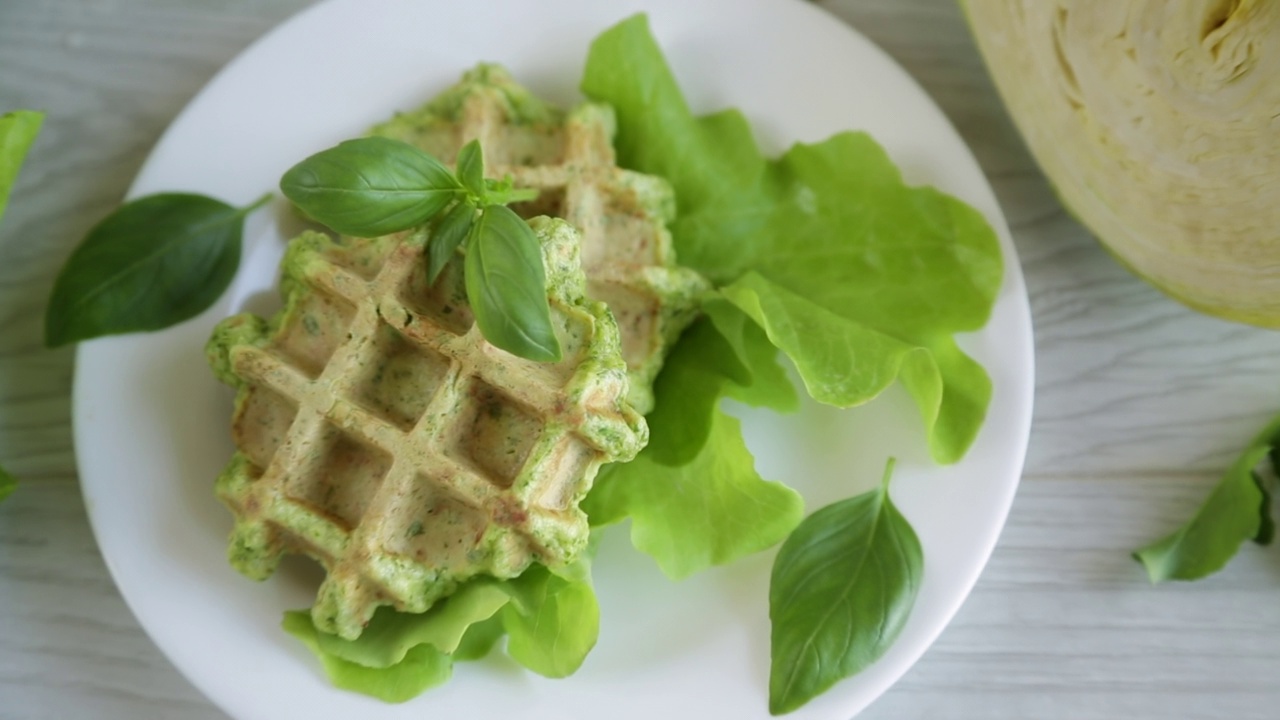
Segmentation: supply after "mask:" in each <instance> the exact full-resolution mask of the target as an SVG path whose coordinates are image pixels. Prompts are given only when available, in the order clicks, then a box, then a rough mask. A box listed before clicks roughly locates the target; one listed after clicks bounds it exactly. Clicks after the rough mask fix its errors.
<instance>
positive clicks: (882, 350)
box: [721, 271, 991, 462]
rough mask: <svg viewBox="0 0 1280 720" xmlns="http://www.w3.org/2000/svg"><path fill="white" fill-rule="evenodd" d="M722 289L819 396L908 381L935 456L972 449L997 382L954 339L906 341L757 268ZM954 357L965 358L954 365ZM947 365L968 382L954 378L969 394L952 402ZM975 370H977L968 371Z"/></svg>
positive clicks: (852, 399) (863, 393)
mask: <svg viewBox="0 0 1280 720" xmlns="http://www.w3.org/2000/svg"><path fill="white" fill-rule="evenodd" d="M721 293H722V295H723V296H724V297H725V298H726V299H727V300H728V301H729V302H731V303H732V304H733V305H734V306H736V307H737V308H738V309H739V310H741V311H742V312H743V313H745V314H746V316H748V317H750V318H751V319H752V320H754V321H755V322H756V323H758V324H759V326H760V327H762V328H763V329H764V332H765V334H766V335H767V336H768V338H769V340H770V341H771V342H772V343H773V344H774V345H776V346H777V347H779V348H781V349H782V351H783V352H784V353H785V354H786V355H787V356H788V357H790V358H791V360H792V362H793V363H795V366H796V369H797V371H799V373H800V377H801V378H802V379H803V380H804V384H805V388H806V389H807V390H808V391H809V394H810V395H811V396H812V397H813V398H814V399H815V400H817V401H819V402H822V403H826V404H828V405H834V406H836V407H853V406H855V405H861V404H862V403H865V402H867V401H869V400H871V399H872V398H874V397H876V396H877V395H879V394H880V393H881V392H883V391H884V390H885V389H887V388H888V387H889V385H891V384H892V383H893V382H894V381H895V380H898V381H901V382H902V384H903V385H904V386H905V387H906V389H907V391H908V392H909V393H910V394H911V396H912V398H914V399H915V402H916V406H917V407H918V408H919V410H920V415H921V417H922V418H923V419H924V426H925V431H926V434H927V436H928V438H929V445H930V451H931V452H932V454H933V456H934V457H935V458H937V459H938V460H939V461H940V462H954V461H956V460H959V459H960V458H961V457H962V456H963V455H964V451H965V449H966V448H967V447H968V446H969V444H970V443H971V442H972V440H973V436H972V434H971V432H972V431H976V430H977V428H978V426H979V425H981V422H982V413H983V409H984V408H985V405H986V400H987V398H989V397H990V393H991V385H990V381H989V380H988V378H987V376H986V373H985V372H983V371H982V368H981V367H980V366H978V365H977V364H976V363H973V362H972V361H971V360H969V358H968V356H966V355H964V354H963V353H960V351H959V350H958V349H957V348H955V346H954V344H951V345H947V344H946V343H945V342H938V343H937V344H936V345H935V346H934V347H932V348H930V347H924V346H920V345H912V344H910V343H907V342H903V341H901V340H898V339H897V338H895V337H893V336H891V335H887V334H885V333H883V332H881V331H879V330H877V329H875V328H872V327H868V326H866V325H863V324H861V323H859V322H857V321H855V320H850V319H849V318H847V317H844V316H842V315H838V314H836V313H833V312H831V311H829V310H827V309H826V308H824V307H822V306H821V305H818V304H816V303H814V302H813V301H811V300H808V299H806V298H804V297H802V296H800V295H797V294H795V293H792V292H791V291H789V290H786V289H785V288H783V287H781V286H780V285H777V284H776V283H773V282H771V281H769V280H767V279H765V278H764V277H763V276H761V275H759V274H758V273H756V272H754V271H751V272H748V273H746V274H745V275H743V276H742V277H741V278H739V279H738V280H736V281H734V282H733V283H731V284H729V285H727V286H725V287H724V288H722V289H721ZM949 361H951V362H959V363H960V364H959V365H957V366H954V367H953V366H951V365H946V363H948V362H949ZM964 361H968V363H965V362H964ZM944 366H945V367H946V369H947V370H949V371H951V372H953V373H957V374H956V375H953V376H952V377H955V378H959V379H962V380H963V382H955V383H953V385H955V386H956V387H957V388H959V389H961V392H960V394H959V398H958V399H954V398H953V400H952V402H950V403H944V402H943V398H944V395H945V393H946V390H945V387H946V382H947V375H945V374H944V371H943V368H944ZM974 369H976V372H974V373H973V374H972V375H971V376H968V377H965V376H963V375H962V373H964V372H966V371H971V370H974ZM964 390H967V391H970V392H974V393H975V395H976V402H972V403H966V402H962V401H960V400H963V399H964V397H965V395H964V394H963V391H964ZM939 426H941V427H939Z"/></svg>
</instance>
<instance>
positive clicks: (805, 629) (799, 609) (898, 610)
mask: <svg viewBox="0 0 1280 720" xmlns="http://www.w3.org/2000/svg"><path fill="white" fill-rule="evenodd" d="M892 468H893V461H892V460H891V461H890V462H889V466H888V467H886V468H885V481H884V482H883V483H881V486H880V487H879V488H878V489H875V490H872V491H870V492H867V493H863V494H862V495H858V496H855V497H852V498H849V499H847V500H842V501H840V502H837V503H833V504H831V505H828V506H826V507H824V508H822V509H821V510H819V511H817V512H815V513H814V514H813V515H810V516H809V517H808V518H806V519H805V521H804V522H802V523H800V527H798V528H796V530H795V532H793V533H792V534H791V537H789V538H787V541H786V542H785V543H783V544H782V549H781V550H779V551H778V556H777V558H775V559H774V563H773V576H772V578H771V580H770V583H769V619H770V621H772V623H773V630H772V637H771V645H772V666H771V667H770V670H769V712H771V713H773V714H774V715H779V714H782V713H787V712H791V711H792V710H795V709H796V708H799V707H800V706H802V705H804V704H805V703H807V702H808V701H810V700H812V699H813V698H814V697H816V696H817V695H819V694H821V693H822V692H824V691H825V690H827V689H828V688H830V687H831V686H832V685H834V684H835V683H836V682H837V681H839V680H842V679H844V678H847V677H849V676H851V675H854V674H855V673H858V672H860V671H861V670H863V669H864V668H866V667H867V666H868V665H870V664H871V663H873V662H875V661H876V660H877V659H879V658H880V656H881V655H883V654H884V652H885V651H886V650H888V649H889V647H890V646H891V645H892V644H893V641H894V640H895V639H897V637H898V633H899V632H901V630H902V628H903V626H904V625H906V622H907V617H908V616H909V615H910V614H911V607H912V606H913V605H914V604H915V600H916V593H917V591H918V590H919V589H920V579H921V576H922V574H923V570H924V555H923V551H922V550H921V548H920V540H919V538H917V537H916V534H915V531H914V530H912V529H911V525H910V524H909V523H908V522H907V520H906V518H904V517H903V516H902V514H901V513H899V512H898V509H897V508H896V507H894V505H893V502H892V501H891V500H890V499H889V489H888V479H889V474H890V473H891V472H892Z"/></svg>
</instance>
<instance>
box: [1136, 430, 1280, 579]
mask: <svg viewBox="0 0 1280 720" xmlns="http://www.w3.org/2000/svg"><path fill="white" fill-rule="evenodd" d="M1278 446H1280V418H1276V419H1275V420H1272V421H1271V424H1270V425H1268V426H1267V427H1266V429H1264V430H1263V431H1262V432H1261V433H1259V434H1258V435H1257V437H1255V438H1254V439H1253V442H1251V443H1250V444H1249V447H1248V448H1246V449H1245V451H1244V453H1242V454H1241V455H1240V457H1239V458H1238V459H1237V460H1236V462H1235V464H1233V465H1232V466H1231V469H1229V470H1228V471H1227V473H1226V475H1224V476H1223V478H1222V480H1221V481H1219V482H1218V486H1217V487H1216V488H1214V490H1213V492H1212V493H1210V495H1209V497H1208V499H1206V500H1205V502H1204V504H1203V505H1201V506H1200V509H1199V510H1198V511H1197V512H1196V514H1195V517H1193V518H1191V519H1190V520H1189V521H1187V523H1186V524H1185V525H1183V526H1182V527H1180V528H1178V529H1177V530H1175V531H1174V532H1173V533H1172V534H1171V535H1169V536H1168V537H1165V538H1164V539H1162V540H1160V541H1158V542H1155V543H1152V544H1151V545H1149V546H1147V547H1145V548H1143V549H1141V550H1139V551H1137V552H1136V553H1134V558H1135V559H1137V560H1138V561H1139V562H1141V563H1142V565H1143V566H1144V567H1145V568H1146V569H1147V575H1148V577H1150V578H1151V582H1153V583H1158V582H1163V581H1165V580H1198V579H1200V578H1203V577H1206V576H1208V575H1212V574H1213V573H1215V572H1217V571H1219V570H1221V569H1222V568H1223V566H1225V565H1226V564H1227V562H1228V561H1229V560H1231V558H1232V557H1234V556H1235V554H1236V552H1238V551H1239V550H1240V546H1241V545H1242V544H1243V543H1244V542H1245V541H1246V540H1253V541H1255V542H1257V543H1259V544H1262V545H1266V544H1268V543H1270V542H1271V540H1272V538H1273V536H1274V535H1275V523H1274V520H1273V519H1272V517H1271V493H1270V492H1269V488H1268V484H1267V482H1266V481H1265V480H1264V479H1263V478H1262V476H1261V475H1259V473H1258V472H1257V468H1258V466H1259V465H1260V464H1262V463H1263V462H1264V461H1268V460H1269V461H1270V462H1271V465H1272V469H1273V470H1275V471H1276V472H1280V463H1277V457H1276V453H1277V447H1278Z"/></svg>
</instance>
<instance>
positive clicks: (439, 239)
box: [427, 201, 476, 285]
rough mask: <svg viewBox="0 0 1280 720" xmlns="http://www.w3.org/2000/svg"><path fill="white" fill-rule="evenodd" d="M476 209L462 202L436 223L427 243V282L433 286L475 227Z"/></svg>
mask: <svg viewBox="0 0 1280 720" xmlns="http://www.w3.org/2000/svg"><path fill="white" fill-rule="evenodd" d="M475 221H476V208H475V206H474V205H472V204H471V203H469V202H466V201H462V202H459V203H458V204H457V205H454V206H453V209H452V210H450V211H449V212H448V213H446V214H445V216H444V217H443V218H441V219H440V222H438V223H436V228H435V232H433V233H431V239H430V240H428V241H427V282H428V283H429V284H432V285H434V284H435V282H436V278H438V277H440V272H441V271H442V270H444V266H445V265H448V264H449V260H450V259H451V258H453V254H454V253H456V252H457V251H458V246H459V245H461V244H462V241H463V240H465V239H466V238H467V234H468V233H470V232H471V228H472V227H473V226H474V225H475Z"/></svg>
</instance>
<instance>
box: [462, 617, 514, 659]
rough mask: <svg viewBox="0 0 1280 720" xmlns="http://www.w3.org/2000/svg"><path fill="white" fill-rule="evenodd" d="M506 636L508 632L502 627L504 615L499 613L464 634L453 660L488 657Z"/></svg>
mask: <svg viewBox="0 0 1280 720" xmlns="http://www.w3.org/2000/svg"><path fill="white" fill-rule="evenodd" d="M505 634H507V631H506V629H504V628H503V627H502V613H497V614H495V615H494V616H493V617H491V618H489V619H488V620H482V621H480V622H478V623H476V624H475V625H472V626H471V627H469V628H467V631H466V632H465V633H463V634H462V639H461V640H460V641H458V647H457V649H455V650H454V651H453V659H454V660H457V661H466V660H479V659H480V658H482V657H484V656H486V655H488V654H489V653H490V652H491V651H492V650H493V646H494V645H497V644H498V641H499V640H501V639H502V636H503V635H505Z"/></svg>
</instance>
